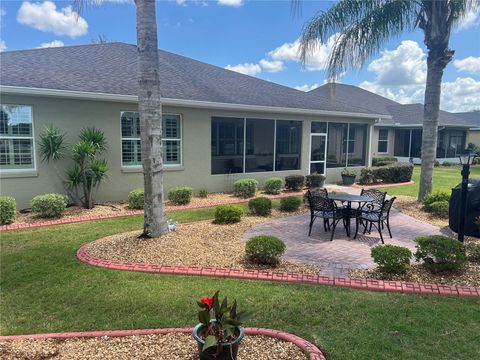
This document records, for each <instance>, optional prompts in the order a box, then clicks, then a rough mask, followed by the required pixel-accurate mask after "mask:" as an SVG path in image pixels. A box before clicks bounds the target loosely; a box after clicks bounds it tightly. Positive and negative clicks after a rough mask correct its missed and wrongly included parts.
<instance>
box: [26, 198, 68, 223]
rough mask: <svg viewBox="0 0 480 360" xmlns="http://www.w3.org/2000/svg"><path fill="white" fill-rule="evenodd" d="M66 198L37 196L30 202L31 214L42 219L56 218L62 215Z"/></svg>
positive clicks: (65, 205)
mask: <svg viewBox="0 0 480 360" xmlns="http://www.w3.org/2000/svg"><path fill="white" fill-rule="evenodd" d="M67 204H68V198H67V197H66V196H65V195H61V194H45V195H37V196H35V197H34V198H33V199H32V201H31V205H32V212H34V213H36V214H37V215H39V216H40V217H42V218H58V217H60V216H62V215H63V213H64V211H65V208H66V207H67Z"/></svg>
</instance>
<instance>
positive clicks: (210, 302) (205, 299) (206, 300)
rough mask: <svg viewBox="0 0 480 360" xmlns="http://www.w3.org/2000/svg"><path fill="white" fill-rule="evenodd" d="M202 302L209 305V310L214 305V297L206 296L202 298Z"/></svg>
mask: <svg viewBox="0 0 480 360" xmlns="http://www.w3.org/2000/svg"><path fill="white" fill-rule="evenodd" d="M200 302H201V303H202V304H205V305H207V307H208V310H210V309H211V308H212V307H213V297H208V296H204V297H202V298H201V299H200Z"/></svg>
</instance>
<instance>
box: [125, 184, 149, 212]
mask: <svg viewBox="0 0 480 360" xmlns="http://www.w3.org/2000/svg"><path fill="white" fill-rule="evenodd" d="M144 204H145V194H144V192H143V189H141V188H140V189H134V190H132V191H130V192H129V193H128V207H129V208H130V209H137V210H140V209H143V206H144Z"/></svg>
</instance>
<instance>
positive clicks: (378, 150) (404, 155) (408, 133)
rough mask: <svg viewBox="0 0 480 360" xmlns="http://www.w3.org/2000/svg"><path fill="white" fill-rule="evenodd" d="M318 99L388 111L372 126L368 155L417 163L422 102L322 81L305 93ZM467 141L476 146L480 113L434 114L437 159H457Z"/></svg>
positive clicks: (418, 158)
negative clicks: (386, 116) (398, 101)
mask: <svg viewBox="0 0 480 360" xmlns="http://www.w3.org/2000/svg"><path fill="white" fill-rule="evenodd" d="M309 93H310V94H312V95H313V96H318V97H319V98H322V99H324V98H327V99H331V100H332V101H333V100H335V99H348V102H349V104H351V105H354V106H362V107H364V108H366V109H368V110H370V111H372V112H376V113H381V114H389V115H390V116H391V118H389V119H381V120H380V121H378V122H377V123H375V125H374V130H373V137H372V156H379V157H380V156H394V157H396V158H398V159H399V160H400V161H410V160H411V161H413V162H414V163H416V164H419V163H420V161H421V159H420V157H421V147H422V126H423V125H422V123H423V105H422V104H408V105H403V104H400V103H397V102H395V101H393V100H390V99H387V98H385V97H383V96H380V95H377V94H374V93H372V92H370V91H367V90H364V89H362V88H359V87H357V86H352V85H345V84H326V85H323V86H321V87H319V88H317V89H314V90H311V91H310V92H309ZM468 143H474V144H476V145H480V112H466V113H450V112H447V111H440V113H439V117H438V140H437V160H438V161H439V162H440V163H442V162H444V161H448V162H458V161H459V159H458V155H459V154H460V153H462V152H463V151H464V150H465V148H466V145H467V144H468Z"/></svg>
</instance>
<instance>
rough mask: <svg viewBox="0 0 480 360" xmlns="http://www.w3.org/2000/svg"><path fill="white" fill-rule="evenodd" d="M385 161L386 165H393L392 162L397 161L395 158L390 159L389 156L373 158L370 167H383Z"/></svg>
mask: <svg viewBox="0 0 480 360" xmlns="http://www.w3.org/2000/svg"><path fill="white" fill-rule="evenodd" d="M386 161H387V162H388V163H393V162H396V161H398V159H397V158H396V157H391V156H380V157H373V158H372V166H383V164H382V163H385V162H386Z"/></svg>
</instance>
